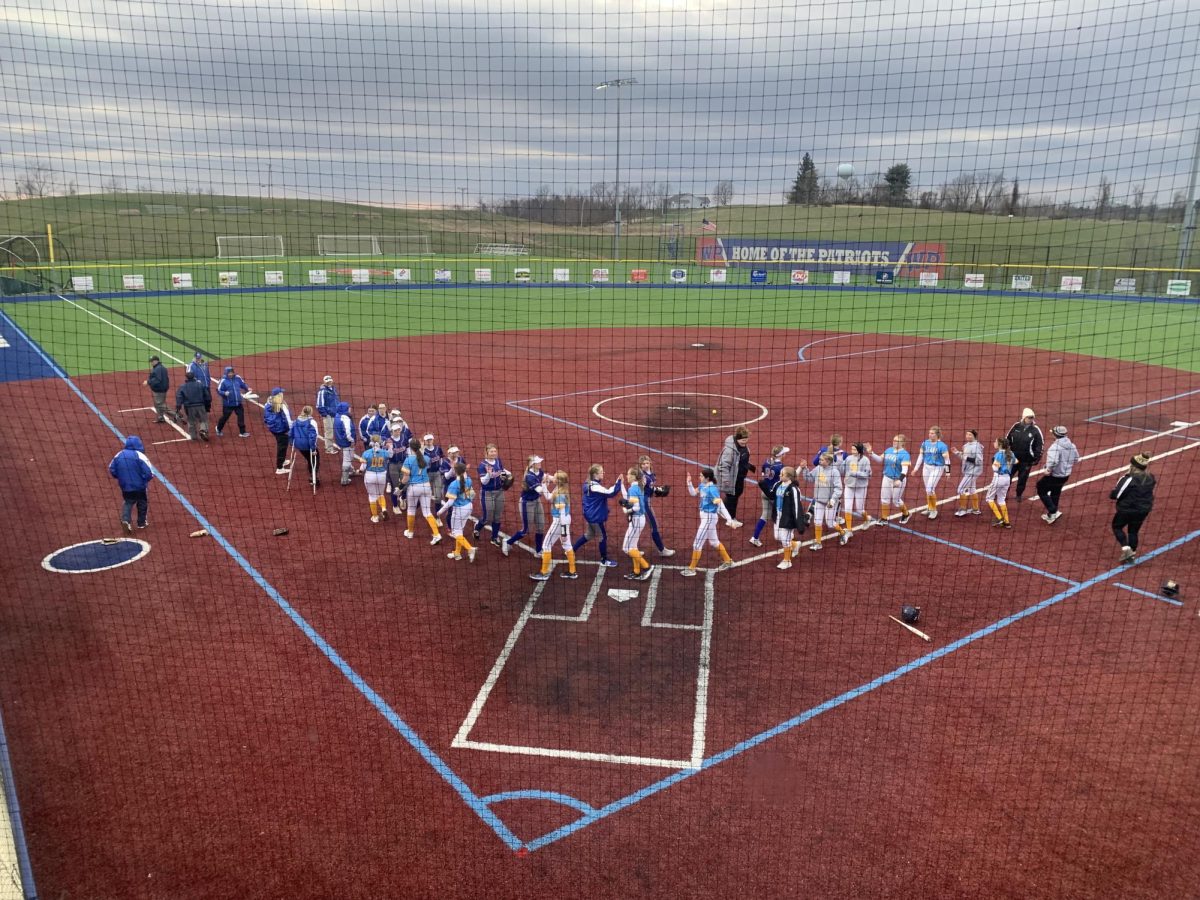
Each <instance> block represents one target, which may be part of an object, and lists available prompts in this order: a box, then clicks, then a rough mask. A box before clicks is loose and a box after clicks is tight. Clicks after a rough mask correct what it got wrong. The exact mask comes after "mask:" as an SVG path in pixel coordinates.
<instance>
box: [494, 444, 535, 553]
mask: <svg viewBox="0 0 1200 900" xmlns="http://www.w3.org/2000/svg"><path fill="white" fill-rule="evenodd" d="M543 461H544V460H543V459H542V458H541V457H540V456H536V455H535V456H531V457H529V458H528V459H527V460H525V475H524V480H523V481H522V484H521V497H520V501H521V502H520V506H521V528H520V530H519V531H518V532H517V533H516V534H513V535H505V537H504V539H503V540H502V541H501V542H500V552H501V553H503V554H504V555H505V556H508V550H509V548H510V547H511V546H512V545H513V544H515V543H516V542H517V541H519V540H520V539H521V538H523V537H525V535H527V534H529V531H530V529H533V550H534V552H535V553H537V554H539V555H540V554H541V552H542V537H543V536H544V535H545V533H546V507H545V506H543V505H542V495H541V492H540V491H539V490H538V488H539V487H541V485H542V482H543V481H545V480H546V473H545V472H544V471H543V470H542V462H543Z"/></svg>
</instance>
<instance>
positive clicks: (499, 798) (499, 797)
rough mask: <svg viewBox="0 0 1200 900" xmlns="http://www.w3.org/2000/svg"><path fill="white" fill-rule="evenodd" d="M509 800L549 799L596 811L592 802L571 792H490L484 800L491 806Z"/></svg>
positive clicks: (580, 809)
mask: <svg viewBox="0 0 1200 900" xmlns="http://www.w3.org/2000/svg"><path fill="white" fill-rule="evenodd" d="M509 800H549V801H550V802H551V803H559V804H562V805H563V806H569V807H571V809H575V810H578V811H579V812H581V813H589V814H590V813H594V812H595V811H596V807H594V806H592V805H591V804H590V803H584V802H583V801H582V800H580V799H579V798H578V797H572V796H571V795H570V794H562V793H559V792H558V791H506V792H505V793H503V794H489V795H488V796H486V797H484V798H483V802H484V803H486V804H488V805H489V806H490V805H491V804H493V803H505V802H507V801H509Z"/></svg>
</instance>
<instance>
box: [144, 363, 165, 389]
mask: <svg viewBox="0 0 1200 900" xmlns="http://www.w3.org/2000/svg"><path fill="white" fill-rule="evenodd" d="M146 387H148V388H150V390H152V391H154V393H156V394H165V393H166V392H167V391H169V390H170V389H171V376H170V375H169V374H168V373H167V367H166V366H164V365H163V364H162V363H160V362H157V363H155V364H154V368H152V369H151V370H150V375H149V377H148V378H147V379H146Z"/></svg>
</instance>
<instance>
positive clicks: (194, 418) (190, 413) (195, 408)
mask: <svg viewBox="0 0 1200 900" xmlns="http://www.w3.org/2000/svg"><path fill="white" fill-rule="evenodd" d="M183 378H184V380H183V384H181V385H180V386H179V390H178V391H176V392H175V415H176V417H178V416H179V413H180V410H184V411H186V414H187V426H188V437H190V438H191V439H192V440H193V441H195V440H201V441H207V440H208V410H209V408H210V407H211V406H212V393H211V392H210V391H209V390H208V384H207V383H202V382H201V381H200V380H199V379H197V378H196V375H195V373H193V372H190V371H189V372H188V373H187V374H186V375H184V376H183Z"/></svg>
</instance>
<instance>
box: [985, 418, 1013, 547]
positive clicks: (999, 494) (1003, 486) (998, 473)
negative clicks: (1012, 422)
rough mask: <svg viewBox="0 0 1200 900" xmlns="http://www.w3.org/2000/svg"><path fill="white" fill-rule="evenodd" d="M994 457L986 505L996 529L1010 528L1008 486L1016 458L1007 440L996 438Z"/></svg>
mask: <svg viewBox="0 0 1200 900" xmlns="http://www.w3.org/2000/svg"><path fill="white" fill-rule="evenodd" d="M995 446H996V455H995V456H993V457H992V483H991V484H989V485H988V489H987V505H988V506H989V507H990V508H991V510H992V515H994V516H995V517H996V521H994V522H992V525H993V526H995V527H997V528H1012V524H1011V523H1010V522H1009V521H1008V503H1007V502H1006V501H1005V498H1006V497H1007V496H1008V486H1009V484H1010V483H1011V481H1012V467H1013V462H1015V461H1016V457H1015V456H1013V452H1012V451H1011V450H1010V449H1009V448H1008V438H996V445H995Z"/></svg>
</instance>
